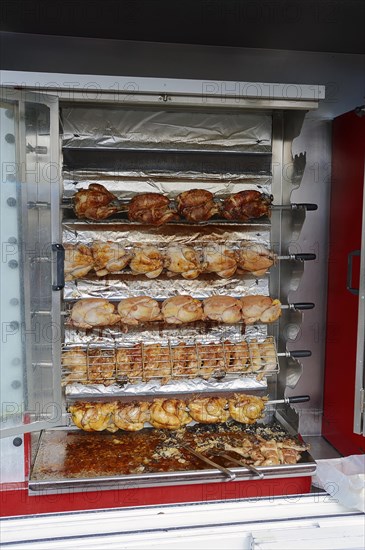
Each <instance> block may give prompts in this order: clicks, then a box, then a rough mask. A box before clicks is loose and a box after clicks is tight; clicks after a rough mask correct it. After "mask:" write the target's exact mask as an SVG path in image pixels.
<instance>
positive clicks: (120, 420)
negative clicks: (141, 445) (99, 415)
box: [114, 401, 150, 432]
mask: <svg viewBox="0 0 365 550" xmlns="http://www.w3.org/2000/svg"><path fill="white" fill-rule="evenodd" d="M149 419H150V403H148V402H146V401H141V402H139V403H137V402H132V403H118V405H117V407H116V409H115V411H114V423H115V425H116V426H117V428H120V429H121V430H126V431H128V432H136V431H138V430H142V428H143V426H144V423H145V422H148V421H149Z"/></svg>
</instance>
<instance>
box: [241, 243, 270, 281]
mask: <svg viewBox="0 0 365 550" xmlns="http://www.w3.org/2000/svg"><path fill="white" fill-rule="evenodd" d="M274 262H275V254H274V253H273V252H272V251H271V250H269V249H268V248H266V246H264V245H262V244H259V243H254V242H252V243H250V242H247V243H243V244H242V245H241V247H240V249H239V250H238V251H237V263H238V269H239V271H242V272H244V273H245V272H248V273H252V274H253V275H255V276H256V277H260V276H261V275H265V273H266V271H267V270H268V269H269V268H270V267H271V266H272V265H273V264H274Z"/></svg>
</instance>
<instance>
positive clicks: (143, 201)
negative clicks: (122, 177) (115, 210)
mask: <svg viewBox="0 0 365 550" xmlns="http://www.w3.org/2000/svg"><path fill="white" fill-rule="evenodd" d="M169 204H170V200H169V199H168V197H165V196H164V195H161V194H160V193H141V194H139V195H135V196H134V197H133V199H132V200H131V201H130V203H129V206H128V218H129V219H130V220H131V221H134V222H140V223H145V224H149V225H157V226H158V225H163V224H164V223H167V222H170V221H172V220H176V219H178V216H177V214H176V212H174V211H173V210H171V209H170V207H169Z"/></svg>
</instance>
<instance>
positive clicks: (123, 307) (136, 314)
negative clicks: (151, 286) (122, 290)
mask: <svg viewBox="0 0 365 550" xmlns="http://www.w3.org/2000/svg"><path fill="white" fill-rule="evenodd" d="M118 313H119V315H120V317H121V320H122V323H125V324H126V325H138V324H140V323H145V322H149V321H157V320H159V319H161V310H160V305H159V303H158V302H157V301H156V300H153V298H149V297H148V296H137V297H135V298H124V299H123V300H121V301H120V302H119V304H118Z"/></svg>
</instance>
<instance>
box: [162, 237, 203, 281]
mask: <svg viewBox="0 0 365 550" xmlns="http://www.w3.org/2000/svg"><path fill="white" fill-rule="evenodd" d="M165 267H166V268H167V270H168V272H167V274H168V275H170V276H172V275H176V274H181V275H182V276H183V277H184V279H196V278H197V277H198V275H199V274H200V273H201V271H202V266H201V264H200V261H199V257H198V254H197V252H196V251H195V250H194V249H193V248H191V247H189V246H185V245H177V244H174V245H171V246H168V247H167V249H166V253H165Z"/></svg>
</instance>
